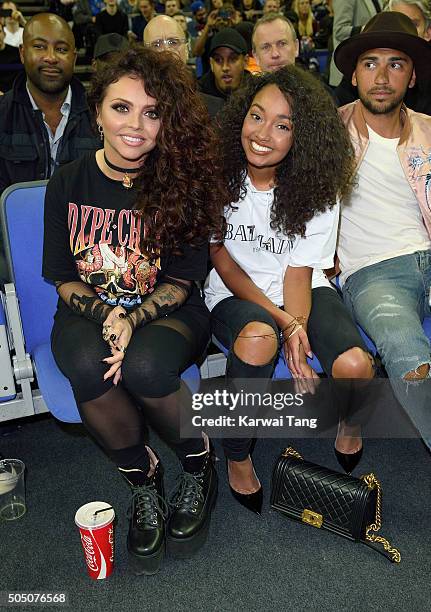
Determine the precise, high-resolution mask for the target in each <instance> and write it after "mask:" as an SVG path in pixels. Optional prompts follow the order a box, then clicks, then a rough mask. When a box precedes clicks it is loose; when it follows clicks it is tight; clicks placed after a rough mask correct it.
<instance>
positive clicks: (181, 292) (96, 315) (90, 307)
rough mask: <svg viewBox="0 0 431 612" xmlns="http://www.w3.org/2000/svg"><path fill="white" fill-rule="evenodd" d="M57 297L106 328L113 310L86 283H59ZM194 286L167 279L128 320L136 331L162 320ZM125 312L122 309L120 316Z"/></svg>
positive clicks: (181, 281) (130, 314)
mask: <svg viewBox="0 0 431 612" xmlns="http://www.w3.org/2000/svg"><path fill="white" fill-rule="evenodd" d="M55 285H56V287H57V293H58V294H59V296H60V297H61V298H62V300H63V301H64V302H66V304H67V305H68V306H70V308H71V309H72V310H73V312H75V313H76V314H78V315H81V316H83V317H85V318H87V319H90V320H91V321H96V322H97V323H100V325H102V324H103V323H104V322H105V321H106V319H107V317H108V315H109V313H111V312H112V311H113V307H112V306H109V305H108V304H105V302H103V301H102V300H101V299H100V298H98V297H97V295H96V294H95V292H94V290H93V289H92V288H91V287H90V286H89V285H87V284H86V283H83V282H80V281H78V282H60V281H58V282H56V283H55ZM191 291H192V282H191V281H185V280H178V279H176V278H170V277H168V276H167V277H166V280H164V281H162V282H161V283H160V284H159V285H158V286H157V287H156V289H155V290H154V291H153V293H151V295H148V296H147V297H145V298H144V301H143V303H142V304H141V305H140V306H138V307H137V308H135V310H133V311H132V312H130V313H129V316H128V317H127V320H128V322H129V323H130V326H131V328H132V330H134V329H136V328H137V327H141V326H143V325H145V324H146V323H149V322H150V321H153V320H154V319H160V318H161V317H164V316H166V315H168V314H169V313H171V312H173V311H174V310H176V309H177V308H179V307H180V306H181V305H182V304H184V302H185V301H186V300H187V298H188V297H189V295H190V293H191ZM118 309H121V311H122V312H124V313H126V312H127V311H126V310H125V309H124V308H121V307H119V306H117V307H116V309H115V310H116V312H117V310H118ZM117 314H118V313H117Z"/></svg>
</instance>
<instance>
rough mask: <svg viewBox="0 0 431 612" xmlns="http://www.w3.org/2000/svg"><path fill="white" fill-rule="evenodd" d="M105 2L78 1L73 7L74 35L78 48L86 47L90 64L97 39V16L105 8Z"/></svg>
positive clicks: (98, 0) (97, 0)
mask: <svg viewBox="0 0 431 612" xmlns="http://www.w3.org/2000/svg"><path fill="white" fill-rule="evenodd" d="M104 6H105V4H104V2H103V0H76V2H75V4H74V5H73V9H72V14H73V23H74V26H73V33H74V35H75V38H76V43H77V46H78V47H85V49H86V58H87V59H88V62H89V63H90V61H91V58H92V57H93V49H94V45H95V43H96V39H97V30H96V27H95V24H96V15H97V14H98V13H100V11H101V10H102V9H103V8H104Z"/></svg>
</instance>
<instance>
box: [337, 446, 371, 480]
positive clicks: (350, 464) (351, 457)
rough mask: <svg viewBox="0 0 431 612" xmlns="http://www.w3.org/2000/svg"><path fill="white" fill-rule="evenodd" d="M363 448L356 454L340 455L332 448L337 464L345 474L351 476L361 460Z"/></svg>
mask: <svg viewBox="0 0 431 612" xmlns="http://www.w3.org/2000/svg"><path fill="white" fill-rule="evenodd" d="M363 450H364V446H363V445H362V446H361V448H360V449H359V450H358V451H356V453H342V452H341V451H339V450H337V449H336V448H335V447H334V453H335V456H336V458H337V461H338V463H339V464H340V465H341V467H342V468H343V470H344V471H345V472H346V473H347V474H351V473H352V472H353V470H354V469H355V467H356V466H357V465H358V463H359V462H360V460H361V457H362V453H363Z"/></svg>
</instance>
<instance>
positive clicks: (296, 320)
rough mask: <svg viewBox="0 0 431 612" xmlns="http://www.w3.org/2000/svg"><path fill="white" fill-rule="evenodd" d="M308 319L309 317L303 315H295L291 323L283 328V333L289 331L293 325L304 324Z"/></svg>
mask: <svg viewBox="0 0 431 612" xmlns="http://www.w3.org/2000/svg"><path fill="white" fill-rule="evenodd" d="M306 320H307V317H305V316H303V315H299V316H297V317H293V318H292V320H291V321H290V323H288V324H287V325H286V327H285V328H284V329H282V330H281V334H284V332H285V331H288V330H289V329H290V328H291V327H294V326H295V325H304V323H305V322H306Z"/></svg>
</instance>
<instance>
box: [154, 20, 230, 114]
mask: <svg viewBox="0 0 431 612" xmlns="http://www.w3.org/2000/svg"><path fill="white" fill-rule="evenodd" d="M144 44H145V46H146V47H149V48H151V49H154V50H155V51H165V50H166V51H169V52H170V53H174V54H175V55H177V56H178V57H179V58H180V59H181V61H182V62H183V63H184V64H186V63H187V60H188V57H189V49H188V46H187V40H186V39H185V36H184V31H183V29H182V27H181V26H180V25H179V24H178V23H177V22H176V21H175V19H174V18H173V17H168V16H167V15H158V16H157V17H154V19H152V20H151V21H150V23H149V24H148V26H147V27H146V28H145V30H144ZM200 97H201V98H202V100H203V102H204V103H205V106H206V107H207V110H208V113H209V115H210V117H211V118H214V117H215V116H216V114H217V113H218V112H219V111H220V109H221V107H222V106H223V102H222V101H221V100H220V98H218V97H216V96H211V95H206V94H204V93H200Z"/></svg>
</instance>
